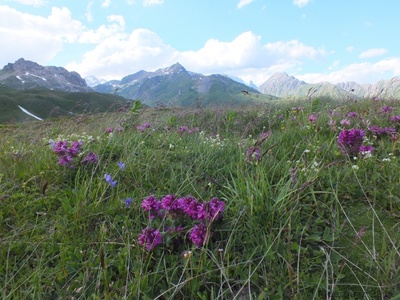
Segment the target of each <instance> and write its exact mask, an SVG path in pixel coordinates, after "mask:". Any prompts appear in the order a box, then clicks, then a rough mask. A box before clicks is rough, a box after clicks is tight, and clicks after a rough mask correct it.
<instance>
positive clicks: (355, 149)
mask: <svg viewBox="0 0 400 300" xmlns="http://www.w3.org/2000/svg"><path fill="white" fill-rule="evenodd" d="M364 136H365V133H364V130H362V129H357V128H353V129H345V130H342V131H341V132H340V133H339V136H338V139H337V141H338V145H339V148H340V149H341V151H342V153H343V154H348V155H352V156H357V154H358V153H359V151H360V147H361V145H362V143H363V139H364Z"/></svg>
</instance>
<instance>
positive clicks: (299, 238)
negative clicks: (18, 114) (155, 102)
mask: <svg viewBox="0 0 400 300" xmlns="http://www.w3.org/2000/svg"><path fill="white" fill-rule="evenodd" d="M399 129H400V105H399V102H398V99H381V98H377V97H375V98H368V99H361V100H360V99H353V98H351V97H347V98H342V99H338V100H331V99H328V98H321V97H308V98H304V99H302V100H285V101H281V100H265V101H264V102H262V103H261V102H259V103H252V104H251V105H238V106H229V105H221V106H212V107H208V106H207V107H201V106H192V107H186V108H182V107H181V108H179V107H176V108H174V107H153V108H149V107H147V106H145V105H143V104H142V103H141V102H140V101H132V102H131V103H130V106H129V107H127V106H126V105H125V106H124V109H122V110H119V111H114V110H113V111H110V112H103V113H98V114H85V113H82V114H74V115H69V116H61V117H58V118H54V117H53V118H48V119H45V120H43V121H39V120H32V121H26V122H20V123H16V122H8V123H4V124H2V125H1V127H0V135H1V143H0V206H1V209H0V235H1V249H0V251H1V255H0V260H1V261H0V266H1V267H0V282H1V286H2V289H1V292H0V293H1V298H2V299H204V300H206V299H258V300H262V299H398V298H396V295H398V294H400V284H399V283H400V251H399V240H400V199H399V195H400V181H399V176H398V174H399V172H400V144H399V139H398V138H399Z"/></svg>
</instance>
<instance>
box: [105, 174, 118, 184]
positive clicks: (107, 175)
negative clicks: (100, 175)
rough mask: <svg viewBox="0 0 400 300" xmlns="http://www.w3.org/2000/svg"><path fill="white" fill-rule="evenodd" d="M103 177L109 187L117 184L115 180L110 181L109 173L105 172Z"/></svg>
mask: <svg viewBox="0 0 400 300" xmlns="http://www.w3.org/2000/svg"><path fill="white" fill-rule="evenodd" d="M104 179H105V180H106V181H107V182H108V183H109V184H110V185H111V187H115V186H116V185H117V181H116V180H115V181H112V177H111V175H110V174H105V175H104Z"/></svg>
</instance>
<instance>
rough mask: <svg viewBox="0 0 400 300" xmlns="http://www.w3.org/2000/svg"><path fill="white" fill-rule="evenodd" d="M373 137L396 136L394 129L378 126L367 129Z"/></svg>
mask: <svg viewBox="0 0 400 300" xmlns="http://www.w3.org/2000/svg"><path fill="white" fill-rule="evenodd" d="M368 130H369V131H371V132H372V133H373V134H374V135H376V136H377V137H380V136H382V135H393V134H396V128H393V127H379V126H378V125H373V126H370V127H369V128H368Z"/></svg>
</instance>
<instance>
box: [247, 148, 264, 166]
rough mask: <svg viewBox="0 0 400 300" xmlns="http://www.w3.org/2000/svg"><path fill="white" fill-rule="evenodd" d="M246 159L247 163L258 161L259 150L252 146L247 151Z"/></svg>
mask: <svg viewBox="0 0 400 300" xmlns="http://www.w3.org/2000/svg"><path fill="white" fill-rule="evenodd" d="M246 158H247V162H249V163H250V162H252V161H259V160H260V159H261V153H260V148H259V147H254V146H253V147H250V148H249V149H247V153H246Z"/></svg>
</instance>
